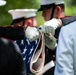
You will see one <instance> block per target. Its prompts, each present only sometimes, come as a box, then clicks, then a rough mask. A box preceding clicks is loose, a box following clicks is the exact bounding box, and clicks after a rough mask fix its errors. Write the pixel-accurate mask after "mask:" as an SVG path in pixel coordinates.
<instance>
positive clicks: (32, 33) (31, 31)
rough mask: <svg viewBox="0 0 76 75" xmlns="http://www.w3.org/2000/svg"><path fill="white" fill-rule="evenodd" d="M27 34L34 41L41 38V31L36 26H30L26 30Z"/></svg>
mask: <svg viewBox="0 0 76 75" xmlns="http://www.w3.org/2000/svg"><path fill="white" fill-rule="evenodd" d="M25 36H26V38H28V39H29V41H30V42H31V41H34V40H36V39H38V38H39V31H38V29H37V28H35V27H30V26H28V27H27V29H26V31H25Z"/></svg>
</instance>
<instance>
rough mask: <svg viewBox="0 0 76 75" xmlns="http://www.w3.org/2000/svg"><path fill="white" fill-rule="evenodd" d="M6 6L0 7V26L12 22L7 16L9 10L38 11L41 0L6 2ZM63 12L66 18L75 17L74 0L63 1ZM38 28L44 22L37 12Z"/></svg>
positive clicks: (9, 16)
mask: <svg viewBox="0 0 76 75" xmlns="http://www.w3.org/2000/svg"><path fill="white" fill-rule="evenodd" d="M6 1H7V4H6V5H5V6H2V7H0V25H4V26H5V25H10V23H11V22H12V17H11V15H9V14H8V10H10V9H30V8H34V9H38V8H39V7H40V1H41V0H6ZM65 4H66V5H65V6H66V9H65V12H66V15H67V16H74V15H76V0H65ZM37 22H38V26H39V25H41V24H43V22H44V20H43V17H42V15H41V12H37Z"/></svg>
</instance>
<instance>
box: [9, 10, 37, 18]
mask: <svg viewBox="0 0 76 75" xmlns="http://www.w3.org/2000/svg"><path fill="white" fill-rule="evenodd" d="M36 11H37V9H15V10H9V11H8V13H9V14H11V16H12V18H13V19H18V18H22V17H25V18H30V17H33V16H36Z"/></svg>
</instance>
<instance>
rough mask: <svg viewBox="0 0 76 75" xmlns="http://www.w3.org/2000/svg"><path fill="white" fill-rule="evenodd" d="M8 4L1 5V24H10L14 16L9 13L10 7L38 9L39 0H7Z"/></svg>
mask: <svg viewBox="0 0 76 75" xmlns="http://www.w3.org/2000/svg"><path fill="white" fill-rule="evenodd" d="M6 1H7V4H6V5H5V6H2V7H0V25H9V24H10V23H11V21H12V17H11V15H10V14H8V10H10V9H30V8H34V9H38V8H39V0H6Z"/></svg>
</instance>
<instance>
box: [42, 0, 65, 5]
mask: <svg viewBox="0 0 76 75" xmlns="http://www.w3.org/2000/svg"><path fill="white" fill-rule="evenodd" d="M53 3H55V4H64V1H63V0H41V5H48V4H53Z"/></svg>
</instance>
